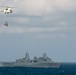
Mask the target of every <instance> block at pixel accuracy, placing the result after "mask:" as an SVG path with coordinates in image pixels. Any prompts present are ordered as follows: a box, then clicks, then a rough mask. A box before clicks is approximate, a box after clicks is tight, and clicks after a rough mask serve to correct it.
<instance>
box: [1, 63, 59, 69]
mask: <svg viewBox="0 0 76 75" xmlns="http://www.w3.org/2000/svg"><path fill="white" fill-rule="evenodd" d="M0 67H38V68H59V67H60V64H59V63H34V64H33V63H0Z"/></svg>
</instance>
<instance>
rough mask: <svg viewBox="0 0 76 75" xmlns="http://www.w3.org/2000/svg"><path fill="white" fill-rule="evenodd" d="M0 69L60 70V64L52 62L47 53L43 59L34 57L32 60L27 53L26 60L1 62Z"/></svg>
mask: <svg viewBox="0 0 76 75" xmlns="http://www.w3.org/2000/svg"><path fill="white" fill-rule="evenodd" d="M0 67H37V68H59V67H60V64H59V63H57V62H54V61H52V59H51V58H49V57H47V55H46V53H44V54H43V56H42V57H39V58H37V57H34V58H33V59H32V60H31V59H30V58H29V53H26V55H25V57H24V58H21V59H17V60H16V61H15V62H0Z"/></svg>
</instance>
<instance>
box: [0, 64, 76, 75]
mask: <svg viewBox="0 0 76 75" xmlns="http://www.w3.org/2000/svg"><path fill="white" fill-rule="evenodd" d="M0 75H76V64H75V63H66V64H61V67H60V68H26V67H0Z"/></svg>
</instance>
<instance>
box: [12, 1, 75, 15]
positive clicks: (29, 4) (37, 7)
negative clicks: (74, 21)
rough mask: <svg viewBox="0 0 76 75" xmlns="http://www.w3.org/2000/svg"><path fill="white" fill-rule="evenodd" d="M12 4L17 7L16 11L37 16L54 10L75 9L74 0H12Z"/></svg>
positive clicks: (54, 11)
mask: <svg viewBox="0 0 76 75" xmlns="http://www.w3.org/2000/svg"><path fill="white" fill-rule="evenodd" d="M13 6H16V7H19V8H17V9H18V13H19V11H20V13H23V14H27V15H37V16H39V15H44V14H51V13H56V11H75V9H76V0H24V1H19V0H14V2H13Z"/></svg>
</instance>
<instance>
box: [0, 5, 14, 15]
mask: <svg viewBox="0 0 76 75" xmlns="http://www.w3.org/2000/svg"><path fill="white" fill-rule="evenodd" d="M0 7H5V9H4V10H0V12H4V13H5V14H11V13H12V12H13V10H12V8H13V7H8V6H0Z"/></svg>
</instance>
